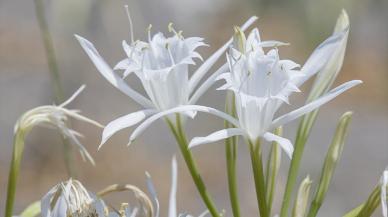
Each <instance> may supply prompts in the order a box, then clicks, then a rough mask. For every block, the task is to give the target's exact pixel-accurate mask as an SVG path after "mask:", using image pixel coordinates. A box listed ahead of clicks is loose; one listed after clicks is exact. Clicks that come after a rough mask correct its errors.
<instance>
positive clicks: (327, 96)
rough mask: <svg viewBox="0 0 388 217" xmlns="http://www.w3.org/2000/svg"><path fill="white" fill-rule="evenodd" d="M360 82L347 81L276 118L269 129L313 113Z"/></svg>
mask: <svg viewBox="0 0 388 217" xmlns="http://www.w3.org/2000/svg"><path fill="white" fill-rule="evenodd" d="M361 83H362V81H360V80H353V81H348V82H346V83H344V84H342V85H340V86H338V87H336V88H334V89H333V90H331V91H330V92H328V93H327V94H325V95H323V96H322V97H320V98H318V99H316V100H314V101H312V102H310V103H308V104H306V105H304V106H302V107H300V108H298V109H296V110H294V111H292V112H289V113H287V114H285V115H283V116H281V117H279V118H277V119H276V120H274V121H273V122H272V125H271V129H275V128H276V127H279V126H281V125H283V124H286V123H288V122H290V121H293V120H295V119H297V118H298V117H300V116H302V115H304V114H306V113H308V112H311V111H313V110H314V109H317V108H318V107H319V106H321V105H323V104H325V103H327V102H329V101H330V100H332V99H334V98H335V97H337V96H338V95H340V94H341V93H343V92H345V91H347V90H348V89H350V88H352V87H354V86H356V85H358V84H361Z"/></svg>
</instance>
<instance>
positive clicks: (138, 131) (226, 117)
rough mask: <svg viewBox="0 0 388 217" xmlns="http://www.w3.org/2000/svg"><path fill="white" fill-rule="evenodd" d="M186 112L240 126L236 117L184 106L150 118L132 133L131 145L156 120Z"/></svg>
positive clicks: (197, 106) (206, 109) (196, 106)
mask: <svg viewBox="0 0 388 217" xmlns="http://www.w3.org/2000/svg"><path fill="white" fill-rule="evenodd" d="M185 111H198V112H205V113H209V114H212V115H215V116H217V117H220V118H222V119H224V120H226V121H229V122H230V123H231V124H233V125H235V126H239V122H238V120H236V119H235V118H234V117H232V116H230V115H228V114H226V113H224V112H222V111H219V110H217V109H214V108H210V107H206V106H199V105H184V106H179V107H176V108H173V109H169V110H166V111H162V112H159V113H157V114H155V115H153V116H151V117H149V118H148V119H147V120H145V121H144V122H143V123H141V124H140V125H139V126H138V127H137V128H136V129H135V130H134V131H133V133H132V135H131V136H130V138H129V144H130V143H131V142H132V141H134V140H135V139H136V138H137V137H138V136H139V135H140V134H141V133H143V132H144V130H146V129H147V128H148V127H149V126H150V125H151V124H152V123H153V122H155V121H156V120H158V119H160V118H162V117H164V116H166V115H170V114H174V113H180V112H185Z"/></svg>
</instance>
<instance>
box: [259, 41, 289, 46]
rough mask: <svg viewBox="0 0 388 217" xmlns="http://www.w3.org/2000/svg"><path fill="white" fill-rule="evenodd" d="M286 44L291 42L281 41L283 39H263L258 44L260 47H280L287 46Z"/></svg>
mask: <svg viewBox="0 0 388 217" xmlns="http://www.w3.org/2000/svg"><path fill="white" fill-rule="evenodd" d="M286 45H290V44H289V43H285V42H281V41H273V40H269V41H262V42H259V43H258V44H257V46H260V47H279V46H286Z"/></svg>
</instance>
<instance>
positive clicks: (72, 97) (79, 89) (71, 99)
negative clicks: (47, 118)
mask: <svg viewBox="0 0 388 217" xmlns="http://www.w3.org/2000/svg"><path fill="white" fill-rule="evenodd" d="M85 87H86V85H85V84H83V85H81V87H80V88H78V90H77V91H75V92H74V93H73V95H71V97H70V98H69V99H67V100H66V101H64V102H63V103H62V104H60V105H59V107H65V106H66V105H68V104H69V103H71V102H72V101H73V100H74V99H75V98H76V97H77V96H78V95H79V94H80V93H81V92H82V91H83V90H84V89H85Z"/></svg>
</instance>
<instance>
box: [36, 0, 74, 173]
mask: <svg viewBox="0 0 388 217" xmlns="http://www.w3.org/2000/svg"><path fill="white" fill-rule="evenodd" d="M34 3H35V13H36V18H37V20H38V23H39V29H40V32H41V35H42V41H43V45H44V48H45V51H46V58H47V64H48V67H49V72H50V76H51V82H52V84H53V87H54V96H55V102H56V103H57V104H59V103H61V102H62V101H63V100H64V95H63V88H62V85H61V81H60V75H59V69H58V64H57V60H56V57H55V49H54V45H53V40H52V37H51V34H50V31H49V28H48V24H47V21H46V17H45V9H44V3H43V0H34ZM62 141H63V145H64V147H63V149H64V151H63V153H64V158H65V165H66V170H67V173H68V175H69V176H70V177H75V176H76V174H75V167H74V165H73V161H74V159H73V155H72V147H71V145H70V142H69V140H68V139H66V138H64V137H63V138H62Z"/></svg>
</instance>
